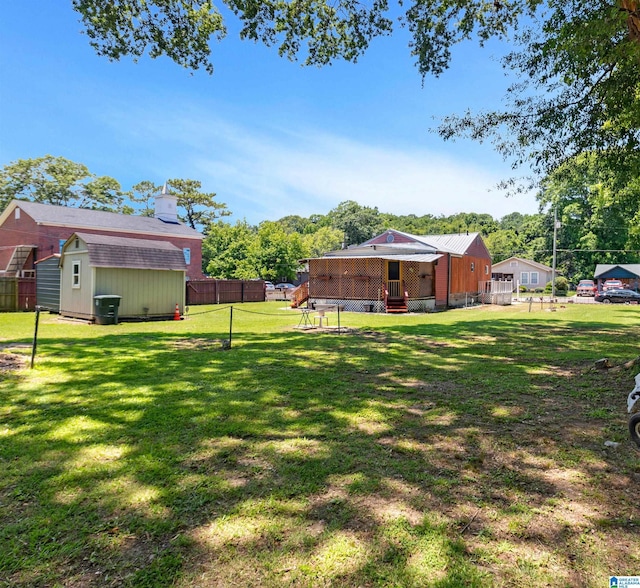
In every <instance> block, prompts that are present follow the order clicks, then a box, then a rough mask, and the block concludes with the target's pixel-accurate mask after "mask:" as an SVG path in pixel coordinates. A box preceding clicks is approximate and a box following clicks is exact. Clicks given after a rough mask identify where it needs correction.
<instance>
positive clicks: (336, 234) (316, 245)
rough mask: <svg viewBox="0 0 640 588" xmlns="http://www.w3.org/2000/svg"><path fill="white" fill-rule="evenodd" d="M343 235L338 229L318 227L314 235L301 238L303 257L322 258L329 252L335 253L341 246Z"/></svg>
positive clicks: (309, 234)
mask: <svg viewBox="0 0 640 588" xmlns="http://www.w3.org/2000/svg"><path fill="white" fill-rule="evenodd" d="M343 238H344V235H343V233H342V231H341V230H340V229H334V228H332V227H320V228H319V229H318V230H317V231H316V232H315V233H308V234H306V235H303V236H302V244H303V247H304V255H305V256H307V255H308V256H309V257H322V256H323V255H324V254H325V253H327V252H329V251H335V250H336V249H340V247H341V246H342V240H343Z"/></svg>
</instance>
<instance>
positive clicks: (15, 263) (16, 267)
mask: <svg viewBox="0 0 640 588" xmlns="http://www.w3.org/2000/svg"><path fill="white" fill-rule="evenodd" d="M34 247H35V245H18V246H17V247H16V248H15V249H14V250H13V254H12V255H11V259H10V260H9V263H8V264H7V268H6V269H5V275H7V276H12V277H13V276H15V277H18V278H19V277H20V275H21V272H22V270H23V269H24V264H25V262H26V261H27V259H28V258H29V255H30V253H31V251H32V249H34Z"/></svg>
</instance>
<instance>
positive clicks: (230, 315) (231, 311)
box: [229, 306, 233, 349]
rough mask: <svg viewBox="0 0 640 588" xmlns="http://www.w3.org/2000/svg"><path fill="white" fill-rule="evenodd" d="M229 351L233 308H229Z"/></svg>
mask: <svg viewBox="0 0 640 588" xmlns="http://www.w3.org/2000/svg"><path fill="white" fill-rule="evenodd" d="M229 310H230V312H229V349H231V339H232V337H233V306H231V307H229Z"/></svg>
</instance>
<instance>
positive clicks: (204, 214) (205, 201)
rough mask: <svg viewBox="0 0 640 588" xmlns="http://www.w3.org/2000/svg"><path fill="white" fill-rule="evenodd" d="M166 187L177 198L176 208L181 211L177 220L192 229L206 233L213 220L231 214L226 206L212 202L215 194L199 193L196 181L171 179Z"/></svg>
mask: <svg viewBox="0 0 640 588" xmlns="http://www.w3.org/2000/svg"><path fill="white" fill-rule="evenodd" d="M167 186H168V187H169V189H170V190H171V193H172V194H175V195H176V196H177V197H178V208H179V209H182V211H183V212H182V214H179V215H178V218H179V219H180V220H181V221H182V222H184V223H186V224H187V225H189V226H190V227H191V228H193V229H197V228H201V229H202V230H204V232H205V233H206V232H207V229H208V227H209V225H210V224H211V223H212V222H213V221H214V220H216V219H217V218H220V217H221V216H228V215H230V214H231V212H230V211H229V210H228V209H227V205H226V204H224V203H223V202H217V201H216V200H214V198H215V197H216V194H215V192H201V189H202V182H199V181H198V180H181V179H173V180H169V181H168V182H167Z"/></svg>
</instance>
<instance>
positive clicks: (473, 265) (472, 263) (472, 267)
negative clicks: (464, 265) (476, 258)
mask: <svg viewBox="0 0 640 588" xmlns="http://www.w3.org/2000/svg"><path fill="white" fill-rule="evenodd" d="M471 271H472V272H475V271H476V264H475V263H474V262H473V261H472V262H471Z"/></svg>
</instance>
